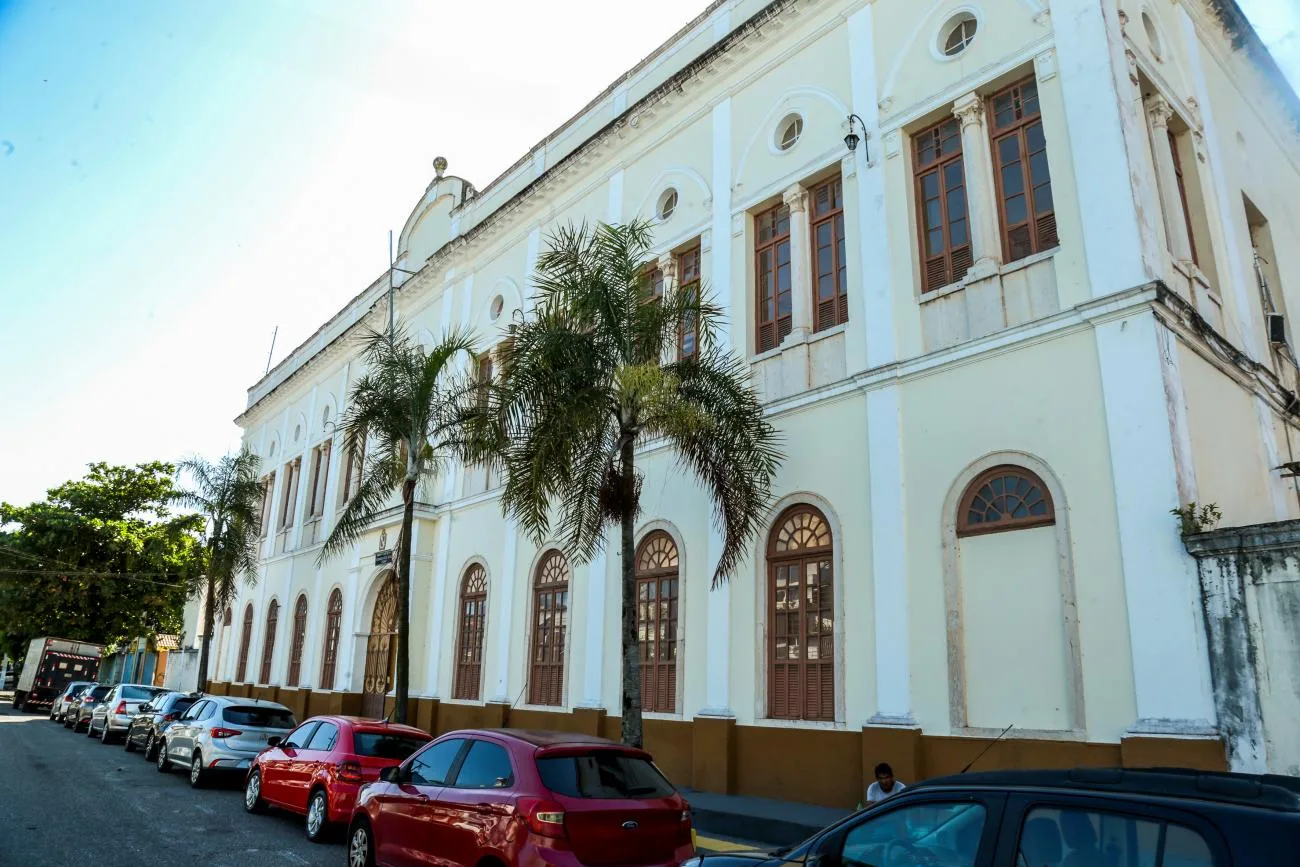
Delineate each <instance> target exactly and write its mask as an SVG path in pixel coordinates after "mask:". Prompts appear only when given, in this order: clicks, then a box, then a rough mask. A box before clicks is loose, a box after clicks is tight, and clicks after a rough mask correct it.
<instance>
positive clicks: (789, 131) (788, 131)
mask: <svg viewBox="0 0 1300 867" xmlns="http://www.w3.org/2000/svg"><path fill="white" fill-rule="evenodd" d="M801 136H803V118H802V117H800V116H799V115H797V114H791V115H787V116H786V118H785V119H784V120H782V121H781V125H780V126H778V127H777V137H776V146H777V147H778V148H780V149H781V150H783V151H788V150H789V149H790V148H792V147H794V146H795V145H796V144H798V143H799V139H800V137H801Z"/></svg>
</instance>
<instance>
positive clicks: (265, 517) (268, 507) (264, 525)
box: [258, 472, 275, 539]
mask: <svg viewBox="0 0 1300 867" xmlns="http://www.w3.org/2000/svg"><path fill="white" fill-rule="evenodd" d="M274 494H275V473H274V472H270V473H267V474H266V476H265V477H263V479H262V510H261V513H260V514H259V516H258V525H259V528H260V535H261V538H263V539H265V538H266V534H267V533H269V532H270V531H271V512H272V505H273V500H272V497H273V496H274Z"/></svg>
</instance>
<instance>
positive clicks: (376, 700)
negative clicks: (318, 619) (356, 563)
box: [361, 572, 397, 719]
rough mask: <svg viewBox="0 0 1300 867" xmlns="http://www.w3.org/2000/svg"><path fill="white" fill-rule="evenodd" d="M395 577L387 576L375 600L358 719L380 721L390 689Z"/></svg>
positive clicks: (394, 645)
mask: <svg viewBox="0 0 1300 867" xmlns="http://www.w3.org/2000/svg"><path fill="white" fill-rule="evenodd" d="M396 650H397V577H396V576H395V575H394V574H393V573H392V572H389V573H388V578H387V579H386V580H385V581H384V586H383V587H381V588H380V589H379V598H378V599H376V600H375V613H374V615H372V616H371V618H370V638H369V639H367V641H366V677H365V681H364V683H363V684H362V687H361V715H362V716H368V717H372V718H374V719H380V718H382V717H383V716H384V698H385V697H386V696H387V695H388V691H389V690H390V689H392V688H393V666H394V664H395V663H396V662H397V654H396Z"/></svg>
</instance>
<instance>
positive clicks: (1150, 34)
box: [1142, 12, 1164, 60]
mask: <svg viewBox="0 0 1300 867" xmlns="http://www.w3.org/2000/svg"><path fill="white" fill-rule="evenodd" d="M1142 29H1143V30H1145V31H1146V34H1147V45H1148V46H1150V48H1151V55H1152V56H1153V57H1155V59H1156V60H1161V59H1163V58H1162V57H1161V55H1162V54H1164V45H1163V44H1162V43H1161V41H1160V31H1159V30H1157V29H1156V22H1155V21H1153V20H1152V19H1151V15H1150V14H1149V13H1147V12H1143V13H1142Z"/></svg>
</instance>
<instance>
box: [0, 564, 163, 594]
mask: <svg viewBox="0 0 1300 867" xmlns="http://www.w3.org/2000/svg"><path fill="white" fill-rule="evenodd" d="M0 575H45V576H48V577H51V578H125V579H126V580H128V581H140V582H143V583H145V584H156V585H158V586H159V587H174V588H176V589H178V590H183V589H186V587H185V585H184V584H172V583H169V582H166V581H153V580H150V579H152V578H176V577H179V576H178V575H177V574H176V573H175V572H71V571H67V570H58V569H3V568H0Z"/></svg>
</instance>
